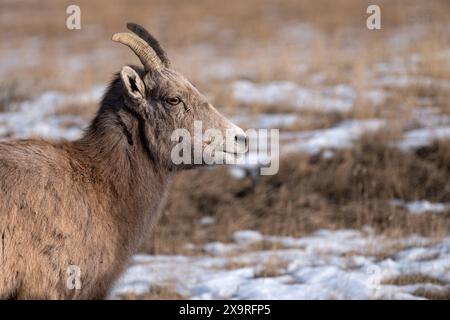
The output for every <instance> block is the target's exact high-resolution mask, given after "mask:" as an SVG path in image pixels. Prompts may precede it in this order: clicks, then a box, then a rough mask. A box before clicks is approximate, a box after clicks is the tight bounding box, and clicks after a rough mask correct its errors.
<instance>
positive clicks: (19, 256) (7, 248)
mask: <svg viewBox="0 0 450 320" xmlns="http://www.w3.org/2000/svg"><path fill="white" fill-rule="evenodd" d="M127 27H128V29H130V30H131V31H132V32H133V33H117V34H115V35H113V37H112V40H113V41H116V42H119V43H122V44H124V45H126V46H128V47H129V48H130V49H131V50H132V51H133V52H134V53H135V54H136V55H137V57H138V58H139V59H140V61H141V62H142V64H143V66H144V69H143V70H142V69H141V68H138V67H129V66H125V67H123V68H122V70H121V72H120V73H119V74H117V75H116V78H115V79H114V81H113V82H112V83H111V84H110V86H109V88H108V89H107V91H106V93H105V95H104V97H103V100H102V102H101V105H100V108H99V110H98V112H97V115H96V116H95V118H94V119H93V121H92V122H91V124H90V126H89V127H88V128H87V129H86V131H85V133H84V135H83V136H82V137H81V138H80V139H79V140H76V141H60V142H48V141H43V140H38V139H27V140H16V141H5V142H1V143H0V189H1V193H0V266H1V269H0V298H2V299H33V298H36V299H101V298H104V297H106V296H107V294H108V292H109V290H110V288H111V286H112V284H113V282H114V280H115V279H116V278H117V277H118V276H119V275H120V273H121V272H122V271H123V269H124V268H125V267H126V264H127V261H128V259H129V258H130V256H131V255H132V254H133V253H135V252H136V250H137V249H138V247H139V245H140V243H141V241H142V240H143V238H144V236H145V235H146V234H147V232H148V231H149V229H150V227H151V226H152V225H153V224H154V222H155V218H156V217H157V214H158V211H159V210H160V208H161V206H162V204H163V202H164V201H163V200H164V198H165V196H166V193H167V189H168V186H169V184H170V181H171V180H172V179H173V177H174V175H175V173H176V172H177V171H179V170H181V169H185V168H189V167H193V165H189V164H184V165H175V164H174V163H173V162H172V161H171V149H172V147H173V145H174V144H175V143H176V142H175V141H172V139H171V133H172V132H173V130H174V129H176V128H185V129H187V130H188V131H189V132H190V133H193V127H194V125H193V124H194V121H196V120H199V121H202V123H203V130H207V129H208V128H216V129H219V130H221V131H223V132H224V131H225V130H227V132H228V133H229V132H230V131H232V132H233V133H234V136H233V137H234V140H235V141H234V142H233V145H232V146H233V150H231V149H230V148H229V147H226V146H225V144H223V146H222V147H221V149H220V150H219V149H217V148H216V149H215V152H219V153H221V154H223V156H224V157H226V156H229V155H230V154H236V153H242V152H245V149H246V144H247V138H246V136H245V133H244V132H243V130H242V129H240V128H239V127H237V126H235V125H234V124H232V123H231V122H230V121H229V120H227V119H226V118H225V117H223V116H222V115H221V114H219V113H218V111H217V110H216V109H215V108H214V107H213V106H212V105H211V104H209V103H208V102H207V100H206V98H205V97H204V96H203V95H201V94H200V93H199V92H198V91H197V89H196V88H195V87H194V86H193V85H192V84H191V83H189V82H188V81H187V80H186V79H185V78H184V77H183V76H182V75H181V74H179V73H178V72H176V71H175V70H173V69H172V68H171V65H170V62H169V59H168V57H167V55H166V53H165V52H164V50H163V49H162V48H161V46H160V45H159V43H158V41H157V40H156V39H155V38H154V37H153V36H152V35H150V34H149V33H148V32H147V31H146V30H145V29H144V28H142V27H141V26H139V25H137V24H132V23H129V24H127ZM209 143H211V141H209ZM207 145H208V141H202V147H203V150H205V146H207ZM72 265H74V266H77V267H78V268H79V271H80V275H81V277H80V280H81V288H80V289H76V288H75V289H71V288H70V287H67V278H68V274H67V272H68V267H69V266H72Z"/></svg>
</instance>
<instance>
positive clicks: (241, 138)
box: [234, 134, 248, 149]
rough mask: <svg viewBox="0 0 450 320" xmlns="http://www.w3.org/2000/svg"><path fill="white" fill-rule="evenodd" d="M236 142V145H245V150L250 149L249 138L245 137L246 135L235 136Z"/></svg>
mask: <svg viewBox="0 0 450 320" xmlns="http://www.w3.org/2000/svg"><path fill="white" fill-rule="evenodd" d="M234 141H235V142H236V143H241V144H243V145H244V146H245V148H246V149H247V147H248V136H247V135H244V134H242V135H235V136H234Z"/></svg>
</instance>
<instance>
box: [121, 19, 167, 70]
mask: <svg viewBox="0 0 450 320" xmlns="http://www.w3.org/2000/svg"><path fill="white" fill-rule="evenodd" d="M127 28H128V30H130V31H132V32H133V33H135V34H136V35H137V36H139V37H140V38H141V39H143V40H144V41H145V42H147V43H148V45H149V46H150V47H152V49H153V50H154V51H155V52H156V54H157V55H158V57H159V59H161V62H162V63H163V65H164V66H165V67H166V68H170V60H169V57H168V56H167V53H166V52H165V51H164V49H163V48H162V47H161V45H160V44H159V41H158V40H156V39H155V37H153V36H152V35H151V34H150V33H149V32H148V31H147V30H146V29H145V28H144V27H142V26H140V25H138V24H137V23H133V22H129V23H127Z"/></svg>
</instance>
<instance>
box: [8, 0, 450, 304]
mask: <svg viewBox="0 0 450 320" xmlns="http://www.w3.org/2000/svg"><path fill="white" fill-rule="evenodd" d="M371 3H376V4H378V5H379V6H380V7H381V10H382V29H381V30H368V29H367V28H366V24H365V23H366V18H367V16H368V15H367V14H366V8H367V6H368V4H371ZM68 4H71V2H70V1H56V0H45V1H38V2H35V1H21V2H17V1H1V2H0V27H1V29H2V31H3V32H2V34H3V35H2V37H1V39H2V40H1V42H0V69H1V70H0V111H8V110H10V108H11V107H10V106H11V105H13V104H14V103H17V102H20V101H26V100H29V99H32V98H34V97H37V96H39V94H40V93H42V92H45V91H48V90H57V91H61V92H66V93H75V94H76V93H77V92H83V91H85V90H87V89H89V88H90V87H92V86H93V85H96V84H106V83H108V82H109V81H110V80H111V78H112V76H113V74H114V73H115V72H117V71H119V70H120V68H121V67H122V66H123V65H126V64H136V63H137V59H136V58H135V57H134V55H132V54H130V52H129V50H127V49H126V48H123V47H121V46H117V45H116V44H114V43H113V42H112V41H110V36H111V34H113V33H115V32H119V31H125V30H126V29H125V23H126V22H128V21H135V22H138V23H140V24H143V25H144V26H146V27H147V28H148V29H149V30H150V31H151V32H152V33H153V34H154V35H155V36H156V37H157V38H158V39H159V40H160V42H161V43H162V45H163V46H164V47H165V49H166V51H167V52H168V54H169V56H170V57H171V60H172V62H173V64H174V66H175V67H176V68H177V69H178V70H180V71H181V72H182V73H183V74H185V75H186V76H187V78H188V79H190V80H192V82H193V83H194V84H195V85H196V86H197V87H198V88H199V89H200V90H201V91H202V92H204V93H205V94H206V95H207V97H208V98H209V99H210V101H211V102H212V103H213V104H214V105H215V106H216V107H217V108H218V109H219V110H220V111H222V112H223V113H225V114H226V115H228V116H231V117H233V116H239V115H240V114H242V113H246V114H250V115H255V116H256V115H258V114H277V113H289V114H294V115H296V119H297V121H295V122H294V123H290V124H288V125H283V126H280V132H282V133H283V132H302V131H307V130H320V129H327V128H330V127H332V126H334V125H336V124H338V123H341V122H342V121H345V120H365V119H373V118H377V119H383V120H384V121H385V123H386V124H385V126H384V128H383V129H382V130H380V131H378V132H372V133H370V132H368V133H366V134H363V135H362V136H361V137H360V138H359V139H357V141H356V142H355V143H354V145H353V146H352V147H351V148H347V149H343V150H336V151H335V154H334V156H333V157H331V158H328V157H324V156H322V155H321V154H314V155H312V154H303V153H291V154H286V155H283V156H282V158H281V164H280V171H279V173H278V174H277V175H274V176H263V177H260V178H259V179H257V180H256V181H252V180H251V179H250V178H244V179H240V180H238V179H235V178H234V177H232V176H231V175H230V174H229V172H228V168H224V167H220V168H216V169H212V170H211V169H202V170H195V171H188V172H183V173H181V174H180V175H179V176H178V177H177V179H176V181H175V183H174V185H173V187H172V190H171V193H170V196H169V199H168V201H167V205H166V207H165V208H164V210H163V213H162V216H161V218H160V220H159V223H158V225H157V226H156V227H155V228H154V230H153V232H152V233H149V237H148V240H147V241H146V243H145V244H144V246H143V248H142V251H143V252H147V253H151V254H178V253H179V254H186V255H197V254H199V255H201V254H203V253H202V252H197V251H196V252H192V251H189V250H187V249H186V246H185V244H186V243H193V244H203V243H207V242H212V241H223V242H227V241H229V239H230V235H231V234H232V233H233V232H234V231H237V230H243V229H251V230H259V231H261V232H262V233H263V234H268V235H283V236H295V237H301V236H304V235H308V234H312V233H313V232H315V231H317V230H320V229H358V230H362V229H363V228H365V227H367V226H370V227H372V228H373V229H374V230H375V232H376V233H377V234H381V235H385V236H387V237H389V238H399V237H404V236H408V235H412V234H419V235H422V236H426V237H429V238H431V239H436V240H439V239H440V238H442V237H445V236H448V234H449V230H450V211H449V210H447V211H446V212H443V213H440V214H423V215H412V214H410V213H408V212H407V210H405V208H403V207H400V206H393V205H392V204H390V203H389V201H390V200H392V199H402V200H405V201H415V200H428V201H430V202H439V203H450V141H449V140H446V139H440V140H439V141H435V142H432V143H430V144H429V145H426V146H422V147H420V148H417V149H415V150H413V151H408V152H405V151H402V150H399V149H398V148H396V147H395V146H394V144H395V143H397V142H399V141H401V139H402V137H403V134H404V133H405V132H406V131H408V130H413V129H415V128H420V127H421V126H423V124H421V122H420V120H421V118H420V116H419V117H417V113H416V112H417V110H419V109H420V108H432V110H433V114H434V115H436V116H437V117H442V119H444V118H445V116H447V117H448V116H450V104H449V98H450V87H449V85H448V84H449V83H450V28H449V26H450V25H449V21H450V2H449V1H446V0H441V1H440V0H430V1H426V2H425V1H422V0H386V1H364V0H345V1H344V0H328V1H326V0H316V1H306V0H305V1H303V0H277V1H275V0H242V1H228V2H226V1H215V0H197V1H176V0H164V1H163V0H160V1H159V0H158V1H157V0H151V1H137V0H127V1H116V0H114V1H98V0H96V1H92V0H90V1H87V0H86V1H77V4H78V5H79V6H80V8H81V12H82V28H81V30H72V31H71V30H67V28H66V27H65V19H66V17H67V14H66V13H65V9H66V7H67V5H68ZM218 66H219V67H218ZM405 79H406V80H405ZM416 79H419V80H417V81H416ZM420 79H428V80H426V81H425V80H424V81H422V80H420ZM429 79H432V80H429ZM237 80H246V81H251V82H253V83H269V82H273V81H290V82H293V83H296V84H297V85H299V86H303V87H307V88H309V89H311V90H321V88H324V87H334V86H339V85H346V86H349V87H351V88H353V89H354V92H355V95H354V100H353V106H352V108H351V109H350V110H334V111H331V112H322V111H319V110H316V109H307V108H306V109H305V108H296V107H293V106H292V104H291V103H290V101H289V99H287V101H284V103H279V102H274V103H262V102H258V101H255V102H243V101H239V100H237V99H235V98H234V97H233V94H232V92H233V90H232V85H233V83H234V82H235V81H237ZM376 81H378V84H377V85H375V84H374V83H375V82H376ZM375 86H376V88H377V90H378V91H380V90H382V91H383V92H384V93H385V94H386V97H385V99H382V101H381V102H377V103H372V102H370V101H368V100H367V99H365V98H364V97H365V93H366V92H367V91H370V90H374V89H373V88H374V87H375ZM96 108H97V105H96V103H94V102H87V103H68V104H65V105H63V106H61V107H60V108H59V109H58V110H57V111H55V114H59V115H75V116H79V117H81V118H83V119H89V118H90V117H92V116H93V114H94V113H95V111H96ZM439 125H440V124H434V123H433V124H431V125H430V126H431V127H432V126H439ZM245 126H246V125H245V123H244V124H243V127H245ZM4 136H5V137H8V136H14V132H9V133H5V134H4ZM204 216H208V217H213V218H214V219H215V221H216V223H214V224H209V225H202V224H199V223H198V220H199V219H200V218H202V217H204ZM256 249H257V248H255V250H256ZM259 249H273V250H276V249H277V247H276V246H273V247H270V248H259ZM385 254H386V255H387V256H389V252H386V253H385ZM280 267H281V268H283V262H281V263H280V262H279V261H278V262H275V263H274V264H269V265H267V266H266V267H265V268H263V269H262V271H261V272H260V274H261V275H263V276H264V275H271V274H273V273H274V272H276V269H277V268H280ZM274 269H275V271H274ZM449 270H450V269H449ZM424 277H425V276H424V275H421V274H417V275H415V276H409V277H399V278H398V279H391V280H389V281H391V282H392V283H420V282H421V281H422V282H430V281H428V280H429V279H428V280H427V279H425V280H426V281H425V280H424V279H423V278H424ZM431 282H432V281H431ZM155 290H156V291H154V292H152V293H149V295H147V296H144V298H145V297H146V298H182V296H180V295H179V294H178V293H172V292H171V291H170V290H169V289H167V288H161V287H160V288H156V289H155ZM418 294H419V295H420V296H422V297H429V298H444V299H448V298H449V297H450V293H448V292H447V293H436V292H429V291H427V290H422V292H420V293H418ZM128 298H136V297H135V296H129V297H128ZM141 298H142V297H141Z"/></svg>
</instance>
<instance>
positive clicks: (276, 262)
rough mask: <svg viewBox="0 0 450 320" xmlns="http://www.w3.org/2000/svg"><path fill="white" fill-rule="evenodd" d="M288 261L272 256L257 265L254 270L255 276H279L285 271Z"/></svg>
mask: <svg viewBox="0 0 450 320" xmlns="http://www.w3.org/2000/svg"><path fill="white" fill-rule="evenodd" d="M288 265H289V263H288V262H287V261H286V260H283V259H280V258H279V257H277V256H274V257H272V258H270V259H269V260H267V261H266V262H264V263H263V264H262V265H260V266H258V268H257V269H256V270H255V274H254V277H255V278H272V277H279V276H282V275H284V274H285V273H286V269H287V268H288Z"/></svg>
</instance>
